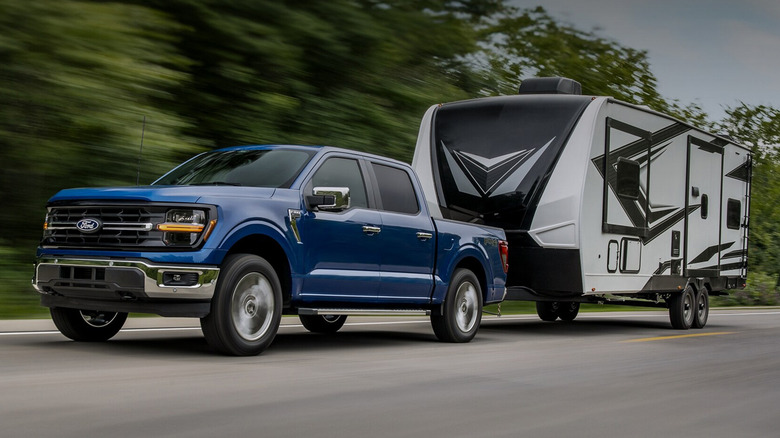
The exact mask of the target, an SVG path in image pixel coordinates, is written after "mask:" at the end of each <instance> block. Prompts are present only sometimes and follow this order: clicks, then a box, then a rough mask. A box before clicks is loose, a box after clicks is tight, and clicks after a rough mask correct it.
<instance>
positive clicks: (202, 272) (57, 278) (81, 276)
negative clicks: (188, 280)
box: [33, 257, 219, 300]
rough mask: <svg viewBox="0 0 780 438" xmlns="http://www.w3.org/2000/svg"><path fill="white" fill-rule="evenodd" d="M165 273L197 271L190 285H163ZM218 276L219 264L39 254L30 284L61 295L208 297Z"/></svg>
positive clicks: (42, 291)
mask: <svg viewBox="0 0 780 438" xmlns="http://www.w3.org/2000/svg"><path fill="white" fill-rule="evenodd" d="M62 268H66V269H64V270H63V269H62ZM67 268H74V269H67ZM63 272H67V273H68V275H67V277H65V276H63ZM165 274H172V275H179V276H180V275H183V274H189V275H192V274H197V280H195V282H193V284H192V285H185V286H181V285H166V284H164V275H165ZM218 277H219V268H218V267H216V266H203V265H174V264H170V265H169V264H151V263H147V262H145V261H139V260H104V259H77V258H68V257H41V258H39V259H38V260H37V261H36V263H35V276H34V277H33V287H35V289H36V290H37V291H38V292H40V293H42V294H52V293H56V294H61V295H65V296H68V295H70V294H73V295H78V292H79V291H89V293H90V295H92V296H95V295H97V294H100V293H102V292H103V291H105V293H107V294H112V293H117V294H119V296H121V297H126V296H130V297H133V296H134V295H136V294H140V295H141V297H143V298H156V299H160V298H162V299H186V300H210V299H211V297H212V296H213V295H214V291H215V289H216V286H217V278H218ZM123 294H124V295H123ZM106 298H110V297H106Z"/></svg>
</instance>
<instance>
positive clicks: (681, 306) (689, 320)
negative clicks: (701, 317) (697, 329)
mask: <svg viewBox="0 0 780 438" xmlns="http://www.w3.org/2000/svg"><path fill="white" fill-rule="evenodd" d="M668 303H669V320H670V321H671V323H672V327H674V328H676V329H678V330H688V329H689V328H691V326H692V325H693V320H694V318H695V317H696V297H695V296H694V293H693V288H692V287H691V286H688V287H686V288H685V290H683V291H682V292H680V293H677V294H674V295H672V296H671V297H670V298H669V299H668Z"/></svg>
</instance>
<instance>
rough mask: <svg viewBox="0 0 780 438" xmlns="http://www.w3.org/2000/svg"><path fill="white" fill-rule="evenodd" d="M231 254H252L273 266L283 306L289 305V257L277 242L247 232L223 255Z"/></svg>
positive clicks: (290, 277)
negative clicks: (279, 285)
mask: <svg viewBox="0 0 780 438" xmlns="http://www.w3.org/2000/svg"><path fill="white" fill-rule="evenodd" d="M232 254H253V255H256V256H258V257H262V258H264V259H265V260H267V261H268V263H270V264H271V266H273V268H274V270H275V271H276V274H277V275H278V276H279V282H280V283H281V286H282V300H283V306H284V307H289V305H290V300H291V297H292V270H291V267H290V257H289V255H288V253H287V251H285V249H284V248H283V246H282V245H281V244H279V242H278V241H277V240H276V239H274V238H272V237H270V236H268V235H267V234H249V235H246V236H244V237H242V238H241V239H239V240H238V241H236V242H235V243H233V244H232V245H231V246H230V249H228V251H227V253H226V254H225V257H227V256H230V255H232Z"/></svg>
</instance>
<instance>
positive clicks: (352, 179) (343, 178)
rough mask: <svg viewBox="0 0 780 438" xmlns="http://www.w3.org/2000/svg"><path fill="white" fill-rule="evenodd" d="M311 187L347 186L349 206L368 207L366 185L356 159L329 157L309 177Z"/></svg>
mask: <svg viewBox="0 0 780 438" xmlns="http://www.w3.org/2000/svg"><path fill="white" fill-rule="evenodd" d="M311 181H312V187H347V188H349V196H350V206H351V207H363V208H368V202H367V201H366V199H367V198H366V186H365V184H364V183H363V174H362V173H361V172H360V165H359V164H358V162H357V160H352V159H349V158H329V159H328V160H327V161H325V163H323V164H322V166H320V168H319V169H317V172H316V173H315V174H314V177H313V178H312V179H311Z"/></svg>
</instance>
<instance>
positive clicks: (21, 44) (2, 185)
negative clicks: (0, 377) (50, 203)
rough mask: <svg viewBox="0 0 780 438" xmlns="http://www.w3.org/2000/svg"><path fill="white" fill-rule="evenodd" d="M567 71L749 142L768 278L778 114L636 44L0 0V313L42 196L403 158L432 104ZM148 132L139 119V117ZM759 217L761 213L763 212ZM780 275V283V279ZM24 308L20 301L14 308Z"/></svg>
mask: <svg viewBox="0 0 780 438" xmlns="http://www.w3.org/2000/svg"><path fill="white" fill-rule="evenodd" d="M550 75H560V76H566V77H571V78H573V79H576V80H578V81H580V82H581V83H582V84H583V88H584V90H583V91H584V92H585V93H588V94H599V95H611V96H614V97H616V98H619V99H621V100H625V101H628V102H632V103H636V104H642V105H648V106H650V107H651V108H654V109H656V110H659V111H662V112H666V113H671V114H673V115H675V116H677V117H679V118H681V119H684V120H688V121H691V122H693V123H694V124H697V125H702V124H704V125H707V126H708V127H712V128H716V129H724V130H727V131H728V132H729V133H730V134H731V135H733V136H735V137H737V138H740V139H743V141H745V142H746V143H748V144H750V145H751V146H752V147H754V149H755V150H756V151H757V152H758V153H759V160H757V162H758V166H757V170H756V178H757V180H759V181H763V183H762V184H760V185H759V184H757V185H756V187H755V189H754V203H753V208H754V210H753V212H754V222H753V224H752V225H753V227H754V228H753V229H754V230H755V232H754V235H755V239H754V240H752V241H751V242H752V243H753V242H755V250H753V248H751V251H752V252H751V255H752V256H754V257H753V258H751V261H754V260H755V264H754V265H753V266H754V267H755V268H756V270H757V272H762V273H764V274H765V275H767V276H768V277H767V278H774V279H776V278H777V274H778V272H780V270H778V264H777V261H778V260H777V259H778V257H780V245H779V244H778V243H777V242H778V239H776V237H778V236H777V232H776V231H774V229H773V226H772V225H773V223H776V222H770V221H774V220H775V219H776V218H778V219H780V217H778V216H780V212H779V211H776V205H778V202H777V200H778V198H779V197H780V187H776V183H774V181H775V178H774V175H775V173H776V171H777V163H778V157H777V155H776V153H775V152H774V150H773V149H767V147H766V145H769V144H777V143H778V142H780V139H779V137H780V128H779V127H778V126H779V125H780V117H778V111H777V110H776V109H774V108H767V107H750V106H743V105H738V106H735V107H733V108H730V109H729V112H728V117H727V119H726V120H724V121H722V122H718V123H712V122H710V121H708V120H707V116H706V114H704V112H703V111H702V110H701V109H700V108H699V107H697V106H696V105H686V104H683V103H680V102H678V101H676V100H673V99H668V98H665V97H663V96H661V95H660V94H659V93H658V91H657V87H656V86H657V80H656V78H655V76H654V75H653V73H652V71H651V65H650V63H649V61H648V57H647V53H646V52H644V51H639V50H635V49H632V48H629V47H625V46H623V45H621V44H620V43H618V42H616V41H614V40H610V39H608V38H605V37H603V36H600V35H598V34H596V33H594V32H584V31H581V30H578V29H576V28H574V27H572V26H570V25H567V24H563V23H560V22H558V21H556V20H555V19H554V18H552V17H551V16H550V15H548V14H547V13H546V12H545V11H544V10H543V9H541V8H539V9H534V10H520V9H516V8H514V7H511V6H510V5H508V4H507V2H506V1H504V0H462V1H436V0H424V1H418V0H388V1H379V0H332V1H317V0H301V1H286V2H280V1H271V0H250V1H228V0H220V1H218V0H127V1H99V0H81V1H73V0H28V1H25V2H20V1H17V0H0V163H1V164H2V167H1V169H2V174H1V175H0V195H2V199H3V201H4V204H5V205H4V208H3V209H0V222H1V223H2V227H0V230H2V231H0V316H2V315H10V314H13V313H15V312H18V311H22V310H24V309H28V308H29V306H30V305H31V303H34V302H35V298H36V297H35V296H34V294H32V293H30V287H29V278H30V275H31V269H30V267H31V262H32V259H33V256H34V248H35V245H36V243H37V240H38V239H39V237H40V233H41V230H40V226H41V223H42V220H43V215H44V205H45V201H46V199H47V198H48V197H49V196H51V195H53V194H54V193H55V192H56V191H57V190H59V189H61V188H65V187H75V186H107V185H133V184H135V181H136V171H137V166H136V165H137V162H138V152H139V146H140V142H141V132H142V129H143V130H144V139H143V151H144V153H143V160H142V162H141V169H140V170H141V183H142V184H143V183H148V182H150V181H152V180H153V179H154V178H155V177H157V176H159V175H161V174H162V173H163V172H164V171H165V170H167V169H169V168H171V167H172V166H173V165H175V164H176V163H178V162H179V161H181V160H183V159H184V158H187V157H189V156H192V155H194V154H196V153H198V152H201V151H203V150H207V149H210V148H216V147H224V146H231V145H236V144H249V143H252V144H258V143H260V144H262V143H302V144H330V145H334V146H342V147H347V148H352V149H358V150H365V151H371V152H375V153H379V154H383V155H388V156H392V157H395V158H399V159H402V160H409V159H410V158H411V154H412V151H413V149H414V144H415V138H416V134H417V130H418V128H419V119H420V116H421V115H422V114H423V112H424V111H425V109H426V108H427V107H428V106H429V105H431V104H434V103H437V102H444V101H452V100H457V99H466V98H472V97H477V96H488V95H496V94H507V93H513V92H514V91H515V90H516V88H517V85H518V84H519V82H520V79H521V78H523V77H530V76H550ZM144 118H146V125H145V127H142V120H143V119H144ZM764 215H766V219H764V218H763V217H764ZM775 281H776V280H775ZM20 309H21V310H20Z"/></svg>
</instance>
